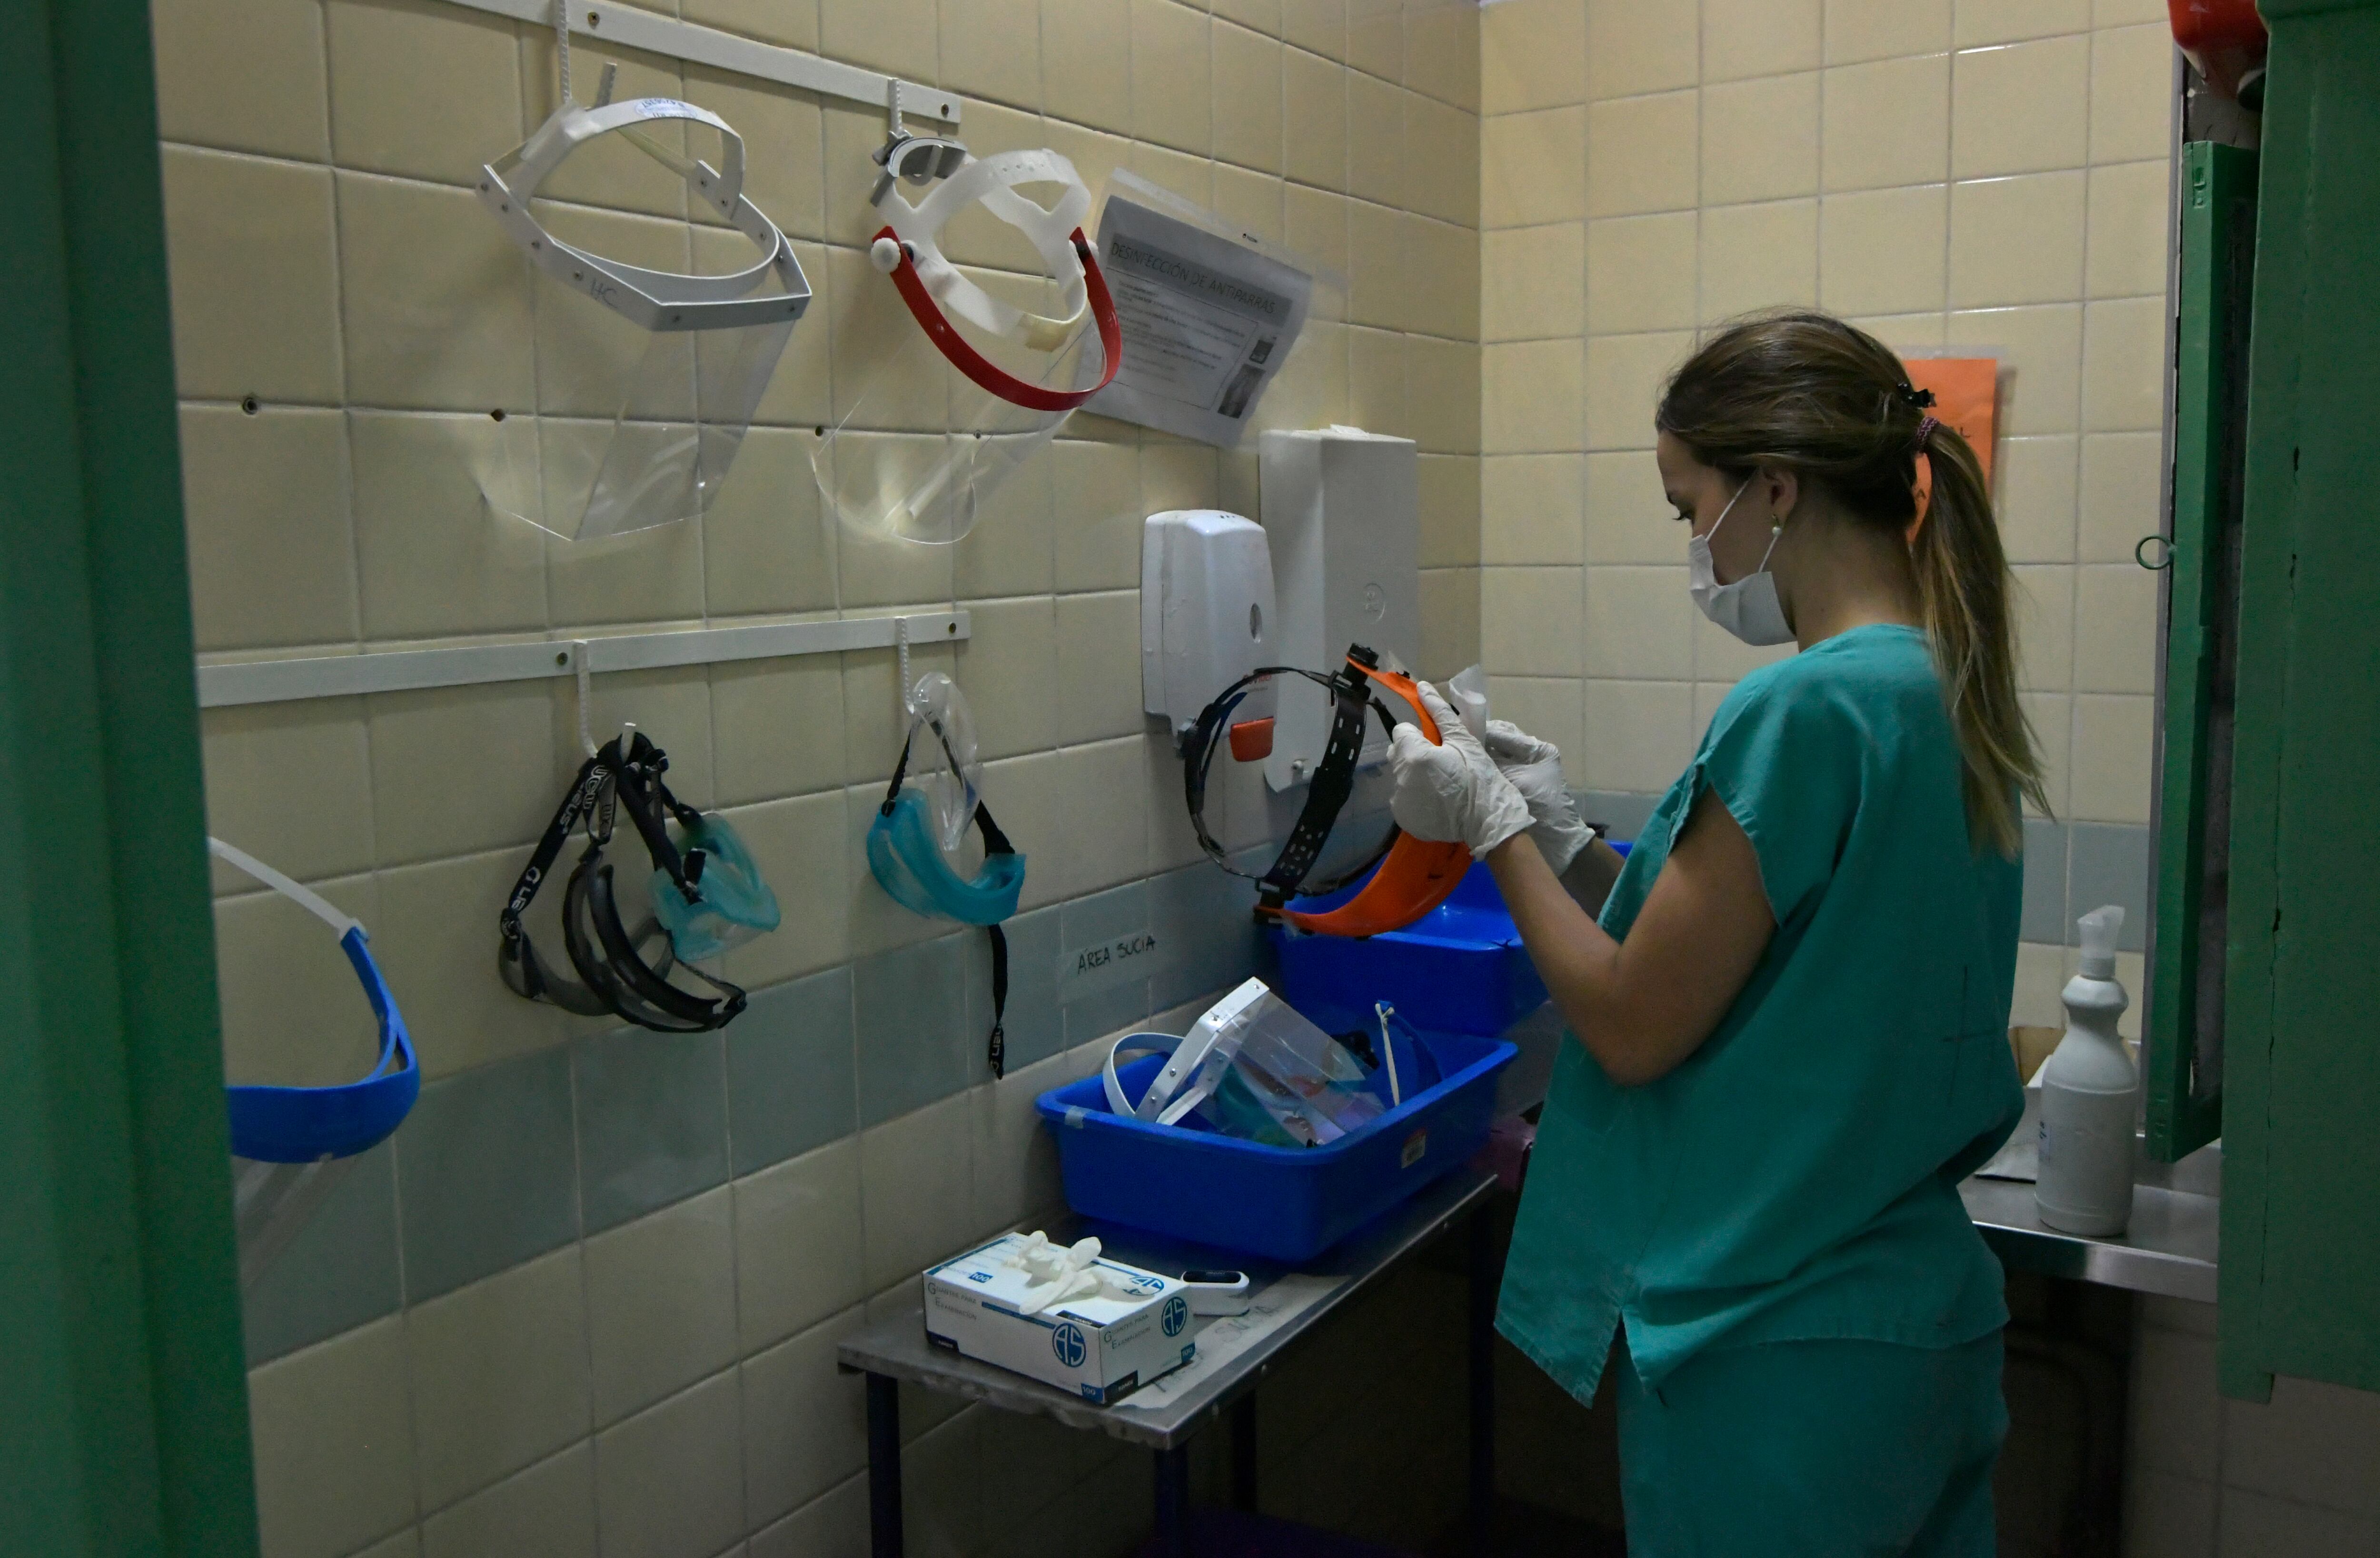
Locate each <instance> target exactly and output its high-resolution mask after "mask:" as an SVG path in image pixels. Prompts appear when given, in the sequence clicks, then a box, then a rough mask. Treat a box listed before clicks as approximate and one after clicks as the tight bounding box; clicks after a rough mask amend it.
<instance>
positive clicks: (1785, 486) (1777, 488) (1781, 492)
mask: <svg viewBox="0 0 2380 1558" xmlns="http://www.w3.org/2000/svg"><path fill="white" fill-rule="evenodd" d="M1759 481H1760V489H1761V496H1763V497H1764V498H1766V499H1767V501H1768V503H1767V507H1768V513H1769V514H1770V515H1771V516H1772V517H1771V518H1770V520H1769V523H1770V524H1771V525H1782V524H1783V523H1784V522H1785V516H1786V515H1787V514H1790V513H1792V512H1793V505H1794V504H1796V503H1798V502H1800V501H1802V478H1801V477H1799V476H1798V475H1796V474H1795V473H1794V472H1792V471H1790V470H1787V469H1786V468H1784V467H1783V466H1781V465H1763V466H1761V467H1760V477H1759Z"/></svg>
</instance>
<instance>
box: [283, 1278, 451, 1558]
mask: <svg viewBox="0 0 2380 1558" xmlns="http://www.w3.org/2000/svg"><path fill="white" fill-rule="evenodd" d="M405 1398H406V1384H405V1334H404V1326H403V1324H402V1322H398V1321H395V1320H383V1321H379V1322H374V1323H373V1324H370V1325H367V1326H364V1327H362V1328H361V1329H359V1330H356V1331H350V1332H348V1333H347V1334H346V1335H343V1336H337V1337H334V1338H333V1339H332V1340H330V1341H327V1342H323V1343H322V1344H320V1345H319V1346H316V1347H308V1348H306V1349H305V1350H304V1351H302V1352H296V1353H292V1354H290V1355H289V1356H288V1357H286V1358H283V1359H275V1360H274V1361H273V1362H271V1363H268V1364H266V1365H265V1366H264V1367H263V1368H261V1369H259V1370H257V1371H254V1372H252V1373H251V1374H249V1379H248V1401H249V1435H250V1438H251V1440H252V1442H253V1443H254V1447H255V1455H256V1500H257V1515H258V1522H259V1527H260V1531H261V1537H262V1540H263V1552H265V1553H266V1554H267V1555H268V1558H337V1555H339V1554H344V1553H346V1552H352V1551H353V1550H354V1549H356V1548H358V1547H360V1546H362V1545H363V1544H365V1543H366V1542H369V1541H371V1540H375V1539H376V1538H379V1537H383V1536H385V1535H387V1534H388V1533H389V1532H390V1531H392V1530H395V1528H397V1527H399V1526H402V1525H405V1524H407V1522H409V1521H411V1520H412V1518H413V1513H414V1509H413V1436H412V1430H411V1426H410V1425H409V1424H408V1423H407V1421H406V1419H405Z"/></svg>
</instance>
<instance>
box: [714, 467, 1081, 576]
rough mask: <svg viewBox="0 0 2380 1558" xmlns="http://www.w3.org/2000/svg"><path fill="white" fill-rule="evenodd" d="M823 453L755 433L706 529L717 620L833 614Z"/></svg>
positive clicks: (831, 529)
mask: <svg viewBox="0 0 2380 1558" xmlns="http://www.w3.org/2000/svg"><path fill="white" fill-rule="evenodd" d="M817 447H818V441H817V438H816V435H814V434H812V433H811V432H810V431H809V430H808V429H790V428H755V429H752V430H751V431H750V432H748V433H747V434H746V435H745V436H744V442H743V444H742V446H741V447H740V448H738V449H737V450H736V452H735V466H734V468H733V469H731V470H730V471H729V472H728V475H727V481H726V484H725V486H723V487H722V489H721V490H720V494H719V500H718V501H717V502H716V503H714V504H713V505H712V506H711V510H710V513H707V514H705V515H704V516H703V517H702V521H701V534H702V568H703V603H704V605H705V606H706V607H707V608H708V610H710V613H711V615H713V616H741V615H758V614H762V613H768V614H776V613H783V612H788V611H820V610H831V609H832V607H833V605H834V597H835V563H834V555H835V554H834V525H833V523H832V521H831V520H830V519H829V518H828V517H827V515H826V514H825V513H824V512H823V505H822V504H821V502H820V498H819V490H818V484H817V482H816V481H815V480H814V479H813V477H812V476H811V472H810V458H811V454H812V452H813V451H814V450H815V449H816V448H817ZM1017 479H1022V478H1017ZM1046 531H1047V526H1046V525H1044V534H1045V535H1046Z"/></svg>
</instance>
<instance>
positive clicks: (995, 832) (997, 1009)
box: [877, 719, 1016, 1078]
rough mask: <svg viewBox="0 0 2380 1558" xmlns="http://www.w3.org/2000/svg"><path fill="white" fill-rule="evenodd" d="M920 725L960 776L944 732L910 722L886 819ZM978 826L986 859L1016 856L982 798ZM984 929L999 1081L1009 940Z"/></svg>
mask: <svg viewBox="0 0 2380 1558" xmlns="http://www.w3.org/2000/svg"><path fill="white" fill-rule="evenodd" d="M920 725H923V726H925V727H926V728H927V729H929V730H930V731H933V732H934V739H935V740H936V741H939V742H941V743H942V755H944V756H946V757H948V758H949V759H950V762H951V771H952V772H953V773H956V772H958V768H959V758H958V754H957V753H955V752H953V751H952V750H951V741H950V738H949V737H948V736H946V735H944V734H943V733H942V728H941V726H940V725H937V724H935V723H934V722H933V721H932V720H930V719H911V720H910V721H909V732H908V734H907V735H905V736H903V737H902V738H901V756H900V758H899V760H898V761H896V762H895V763H894V764H893V765H892V783H890V784H888V785H886V786H885V787H884V803H883V804H882V805H880V806H879V807H878V808H877V810H878V811H879V812H880V813H881V814H882V815H885V816H891V815H892V803H893V802H894V801H896V800H898V799H899V798H900V795H901V781H902V780H903V779H906V778H907V777H908V774H909V743H911V742H913V741H915V740H917V727H918V726H920ZM975 826H976V831H977V832H978V833H980V834H982V835H983V852H984V855H985V857H986V858H987V859H988V858H990V856H992V855H1013V854H1014V853H1015V852H1016V846H1015V845H1014V844H1012V843H1010V842H1009V841H1008V835H1007V834H1006V833H1003V832H1002V831H1001V827H1000V824H998V823H996V822H994V821H992V819H991V808H990V806H989V805H987V804H985V803H984V802H983V801H982V799H981V798H980V797H978V798H977V801H976V803H975ZM983 928H984V933H985V934H986V935H987V936H990V937H991V1041H990V1052H989V1053H990V1061H991V1074H992V1075H993V1076H994V1077H995V1078H998V1077H1002V1076H1005V1075H1006V1074H1007V1071H1008V1036H1007V1033H1006V1032H1005V1028H1004V1024H1005V1022H1006V1020H1007V1016H1008V936H1007V935H1006V934H1005V933H1004V932H1002V930H1001V928H1000V927H999V926H998V925H996V924H991V925H986V926H984V927H983Z"/></svg>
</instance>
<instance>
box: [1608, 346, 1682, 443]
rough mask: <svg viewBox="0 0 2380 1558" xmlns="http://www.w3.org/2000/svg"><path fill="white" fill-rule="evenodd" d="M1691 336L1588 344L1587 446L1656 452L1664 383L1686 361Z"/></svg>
mask: <svg viewBox="0 0 2380 1558" xmlns="http://www.w3.org/2000/svg"><path fill="white" fill-rule="evenodd" d="M1693 348H1694V340H1693V338H1692V337H1691V336H1687V335H1677V334H1654V335H1597V336H1592V337H1590V338H1589V339H1588V341H1587V344H1586V446H1587V447H1588V448H1589V449H1597V450H1601V449H1650V448H1651V447H1653V406H1654V403H1655V402H1657V401H1658V399H1659V398H1660V392H1661V382H1662V380H1664V379H1666V378H1667V377H1668V376H1669V374H1670V370H1671V369H1672V368H1676V367H1677V366H1678V365H1679V364H1680V363H1682V362H1683V361H1685V360H1686V356H1687V354H1688V353H1689V352H1691V351H1692V350H1693Z"/></svg>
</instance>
